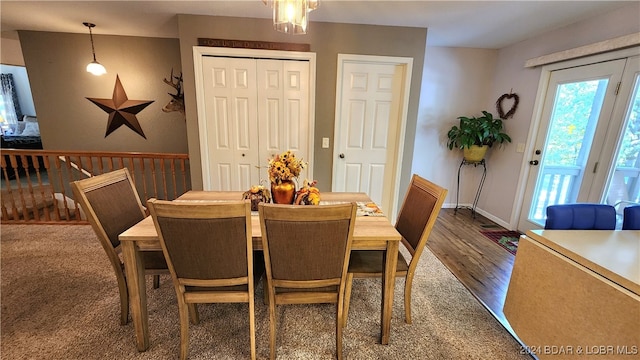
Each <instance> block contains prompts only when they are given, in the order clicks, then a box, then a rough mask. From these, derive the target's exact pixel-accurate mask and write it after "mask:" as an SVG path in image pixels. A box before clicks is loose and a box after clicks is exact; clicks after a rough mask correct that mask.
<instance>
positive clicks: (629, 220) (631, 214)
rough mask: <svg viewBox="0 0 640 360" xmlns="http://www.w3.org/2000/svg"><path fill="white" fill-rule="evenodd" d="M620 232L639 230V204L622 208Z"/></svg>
mask: <svg viewBox="0 0 640 360" xmlns="http://www.w3.org/2000/svg"><path fill="white" fill-rule="evenodd" d="M622 230H640V204H638V205H633V206H627V207H626V208H624V217H623V219H622Z"/></svg>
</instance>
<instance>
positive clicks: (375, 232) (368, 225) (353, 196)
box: [119, 191, 402, 351]
mask: <svg viewBox="0 0 640 360" xmlns="http://www.w3.org/2000/svg"><path fill="white" fill-rule="evenodd" d="M240 199H242V192H240V191H188V192H186V193H184V194H183V195H181V196H180V197H179V198H177V199H176V200H174V201H203V202H205V201H234V200H240ZM340 202H356V203H359V204H360V205H362V204H370V203H372V201H371V199H370V198H369V196H368V195H367V194H365V193H348V192H323V193H322V194H321V200H320V206H322V205H323V204H332V203H340ZM363 210H368V209H366V208H365V209H363ZM358 213H359V216H357V217H356V221H355V227H354V230H353V245H352V249H353V250H385V254H386V256H385V260H384V261H385V264H384V275H383V277H382V298H381V314H380V342H381V343H382V344H388V343H389V336H390V332H391V314H392V308H393V293H394V286H395V272H396V271H395V270H396V265H397V261H398V246H399V243H400V240H401V239H402V236H401V235H400V233H398V231H397V230H396V228H395V227H394V226H393V224H392V223H391V222H390V221H389V219H388V218H387V217H386V216H384V215H381V214H375V213H370V212H367V211H358ZM367 215H368V216H367ZM251 232H252V238H253V249H254V250H261V249H262V239H261V236H262V234H261V232H262V231H261V229H260V219H259V217H258V214H257V212H252V216H251ZM119 239H120V242H121V244H122V254H123V258H124V259H123V260H124V266H125V272H126V276H127V286H128V288H129V306H130V307H131V317H132V320H133V326H134V329H135V334H136V345H137V348H138V351H146V350H147V349H148V348H149V315H148V311H147V294H146V281H145V271H144V267H143V264H142V259H141V257H140V252H141V251H157V250H161V249H162V248H161V246H160V241H159V239H158V233H157V231H156V228H155V226H154V224H153V219H152V218H151V217H150V216H149V217H147V218H145V219H144V220H142V221H140V222H139V223H137V224H135V225H134V226H132V227H131V228H129V229H128V230H126V231H124V232H123V233H122V234H120V236H119Z"/></svg>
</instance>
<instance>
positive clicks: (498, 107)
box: [496, 91, 520, 120]
mask: <svg viewBox="0 0 640 360" xmlns="http://www.w3.org/2000/svg"><path fill="white" fill-rule="evenodd" d="M511 99H513V104H512V105H511V109H509V111H507V112H506V113H505V112H504V107H503V105H502V102H503V101H505V100H511ZM519 102H520V97H519V96H518V94H514V93H513V91H511V92H510V93H508V94H503V95H502V96H500V97H499V98H498V101H496V110H497V111H498V116H500V118H501V119H505V120H506V119H508V118H510V117H512V116H513V114H515V113H516V109H518V103H519Z"/></svg>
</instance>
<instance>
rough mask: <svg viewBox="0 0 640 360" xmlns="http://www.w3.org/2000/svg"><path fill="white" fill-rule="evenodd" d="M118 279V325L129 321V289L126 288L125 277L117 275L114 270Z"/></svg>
mask: <svg viewBox="0 0 640 360" xmlns="http://www.w3.org/2000/svg"><path fill="white" fill-rule="evenodd" d="M116 278H117V280H118V292H119V293H120V325H127V323H128V322H129V289H128V288H127V279H126V278H125V277H124V275H122V276H119V275H118V273H117V272H116Z"/></svg>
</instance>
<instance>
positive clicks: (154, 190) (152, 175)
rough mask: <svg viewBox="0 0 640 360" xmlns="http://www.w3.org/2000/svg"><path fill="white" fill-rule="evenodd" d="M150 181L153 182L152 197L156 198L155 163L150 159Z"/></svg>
mask: <svg viewBox="0 0 640 360" xmlns="http://www.w3.org/2000/svg"><path fill="white" fill-rule="evenodd" d="M151 180H152V181H153V193H154V194H155V195H154V196H153V197H155V198H156V199H157V198H158V184H157V182H156V161H155V159H151Z"/></svg>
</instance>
